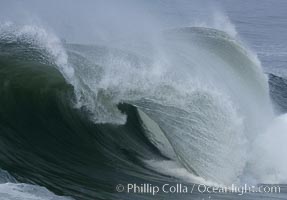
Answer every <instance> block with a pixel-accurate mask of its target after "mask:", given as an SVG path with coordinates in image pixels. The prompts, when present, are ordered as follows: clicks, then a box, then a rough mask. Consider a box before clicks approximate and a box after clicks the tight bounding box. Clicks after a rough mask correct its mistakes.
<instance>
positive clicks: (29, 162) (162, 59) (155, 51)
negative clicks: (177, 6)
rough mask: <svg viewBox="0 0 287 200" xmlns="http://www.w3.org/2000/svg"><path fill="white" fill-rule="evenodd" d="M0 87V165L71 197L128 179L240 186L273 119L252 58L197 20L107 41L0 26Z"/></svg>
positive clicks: (109, 190)
mask: <svg viewBox="0 0 287 200" xmlns="http://www.w3.org/2000/svg"><path fill="white" fill-rule="evenodd" d="M0 96H1V97H0V104H1V105H4V106H1V107H0V131H1V135H0V160H1V165H0V167H1V168H2V169H5V170H7V171H9V173H10V174H11V175H12V176H13V177H15V178H16V179H17V181H19V182H24V183H27V184H37V185H41V186H44V187H46V188H47V189H49V190H51V191H53V192H55V193H56V194H58V195H64V196H72V197H74V198H79V199H83V198H84V199H93V198H95V197H97V198H99V199H105V198H111V199H112V198H115V197H116V196H117V194H115V193H114V186H115V183H125V182H127V183H128V182H129V181H130V180H133V181H134V182H141V183H143V182H145V181H147V180H148V181H149V182H151V181H152V182H168V181H170V182H174V179H175V178H178V179H183V180H185V181H188V182H197V183H198V182H208V183H218V184H230V183H239V182H240V181H241V179H243V178H244V173H245V171H246V166H247V165H248V163H249V160H250V159H249V156H248V154H247V151H248V150H250V148H251V146H252V144H254V141H255V140H256V138H257V137H258V135H260V133H262V132H264V131H265V130H266V128H267V126H268V124H269V123H270V121H271V120H272V119H273V118H274V114H273V109H272V104H271V102H270V98H269V88H268V82H267V77H266V76H265V75H264V74H263V72H262V70H261V67H260V63H259V61H258V60H257V59H256V56H255V55H254V54H253V53H252V52H251V51H250V50H248V49H247V48H245V47H244V45H242V44H241V43H240V41H238V40H237V39H234V38H233V37H231V36H229V35H228V34H226V33H224V32H222V31H219V30H215V29H210V28H202V27H192V28H180V29H174V30H169V31H166V32H164V33H162V34H161V35H160V38H159V39H158V40H157V42H156V43H154V41H153V42H147V41H139V42H138V44H137V46H129V45H123V44H114V46H113V47H111V46H97V45H81V44H67V43H64V44H63V43H62V42H61V40H59V39H58V38H57V37H56V36H55V35H53V34H50V33H48V32H47V31H45V30H44V29H42V28H39V27H35V26H16V25H14V24H10V23H6V24H2V25H1V26H0ZM164 169H165V170H164ZM168 169H176V170H174V171H173V172H171V170H168ZM250 171H252V170H250ZM186 177H187V178H186ZM1 187H2V186H0V191H2V189H1Z"/></svg>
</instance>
